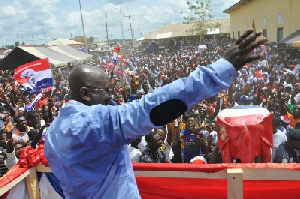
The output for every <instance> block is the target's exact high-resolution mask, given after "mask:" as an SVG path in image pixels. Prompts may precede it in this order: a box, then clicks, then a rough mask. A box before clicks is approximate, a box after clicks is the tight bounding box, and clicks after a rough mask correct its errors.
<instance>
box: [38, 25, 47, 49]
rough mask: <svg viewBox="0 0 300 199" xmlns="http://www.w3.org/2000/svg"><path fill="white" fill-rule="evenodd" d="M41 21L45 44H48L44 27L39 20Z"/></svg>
mask: <svg viewBox="0 0 300 199" xmlns="http://www.w3.org/2000/svg"><path fill="white" fill-rule="evenodd" d="M39 22H40V25H41V27H42V31H43V35H44V39H45V44H47V40H46V36H45V31H44V28H43V26H42V23H41V21H39Z"/></svg>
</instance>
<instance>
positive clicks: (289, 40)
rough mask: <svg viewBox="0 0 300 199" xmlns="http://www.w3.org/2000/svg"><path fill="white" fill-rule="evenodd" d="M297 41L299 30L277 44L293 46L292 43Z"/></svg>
mask: <svg viewBox="0 0 300 199" xmlns="http://www.w3.org/2000/svg"><path fill="white" fill-rule="evenodd" d="M299 40H300V29H299V30H297V31H296V32H294V33H292V34H290V35H289V36H287V37H286V38H284V39H282V40H280V41H279V42H278V43H285V44H293V43H294V42H296V41H299Z"/></svg>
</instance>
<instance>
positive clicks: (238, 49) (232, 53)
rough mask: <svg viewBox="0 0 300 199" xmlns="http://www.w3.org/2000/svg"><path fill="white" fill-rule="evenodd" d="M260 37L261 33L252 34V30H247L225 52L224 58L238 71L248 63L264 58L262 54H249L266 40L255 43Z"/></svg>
mask: <svg viewBox="0 0 300 199" xmlns="http://www.w3.org/2000/svg"><path fill="white" fill-rule="evenodd" d="M261 35H262V32H261V31H259V32H257V33H254V30H253V29H249V30H248V31H246V32H245V33H244V34H243V35H242V36H241V37H240V38H239V39H238V40H237V41H236V42H235V43H234V44H232V45H231V46H230V48H229V49H228V50H227V51H226V53H225V55H224V58H225V59H226V60H228V61H229V62H230V63H231V64H232V65H233V66H234V67H235V68H236V69H237V70H239V69H240V68H241V67H243V66H244V65H245V64H246V63H248V62H251V61H254V60H257V59H260V58H262V57H263V56H264V54H263V53H260V54H252V53H251V52H252V51H253V49H254V48H257V47H258V46H260V45H261V44H263V43H264V42H265V41H266V38H262V39H260V40H258V41H256V39H257V38H258V37H259V36H261Z"/></svg>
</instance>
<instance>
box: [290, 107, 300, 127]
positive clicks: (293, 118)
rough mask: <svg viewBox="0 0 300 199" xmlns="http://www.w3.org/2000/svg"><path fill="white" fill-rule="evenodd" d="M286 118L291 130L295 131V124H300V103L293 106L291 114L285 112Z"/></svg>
mask: <svg viewBox="0 0 300 199" xmlns="http://www.w3.org/2000/svg"><path fill="white" fill-rule="evenodd" d="M287 110H289V109H287ZM287 116H288V118H289V119H290V126H291V128H293V129H295V127H296V124H297V123H298V122H300V103H299V104H296V105H294V106H293V113H292V114H291V113H289V111H288V112H287Z"/></svg>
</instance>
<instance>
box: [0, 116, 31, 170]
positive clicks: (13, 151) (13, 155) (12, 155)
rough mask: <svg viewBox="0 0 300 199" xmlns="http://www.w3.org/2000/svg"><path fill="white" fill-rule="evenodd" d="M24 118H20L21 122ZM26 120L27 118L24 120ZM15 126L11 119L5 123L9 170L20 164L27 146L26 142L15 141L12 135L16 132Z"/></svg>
mask: <svg viewBox="0 0 300 199" xmlns="http://www.w3.org/2000/svg"><path fill="white" fill-rule="evenodd" d="M21 120H22V118H20V120H19V121H21ZM24 120H25V118H24ZM14 128H15V127H14V125H13V124H12V122H11V119H10V118H7V121H6V123H5V132H6V136H7V149H6V156H7V159H6V160H5V161H6V162H5V164H6V166H7V168H8V169H11V168H13V167H14V166H15V164H16V163H17V162H18V160H19V158H20V155H21V149H22V148H24V147H25V146H26V145H27V144H26V143H25V142H24V141H16V142H14V141H13V137H12V133H13V130H14Z"/></svg>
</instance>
